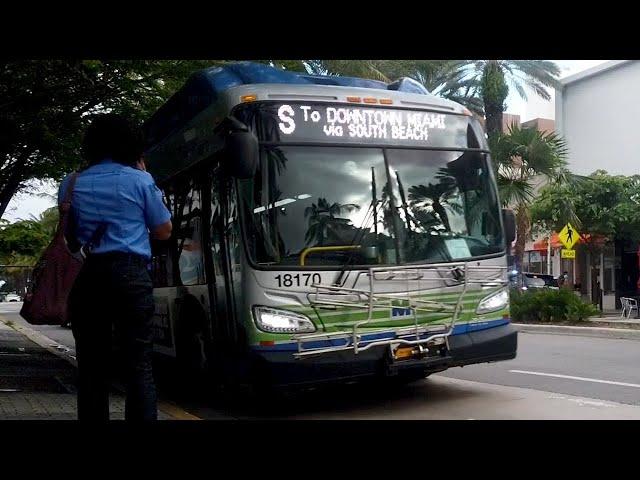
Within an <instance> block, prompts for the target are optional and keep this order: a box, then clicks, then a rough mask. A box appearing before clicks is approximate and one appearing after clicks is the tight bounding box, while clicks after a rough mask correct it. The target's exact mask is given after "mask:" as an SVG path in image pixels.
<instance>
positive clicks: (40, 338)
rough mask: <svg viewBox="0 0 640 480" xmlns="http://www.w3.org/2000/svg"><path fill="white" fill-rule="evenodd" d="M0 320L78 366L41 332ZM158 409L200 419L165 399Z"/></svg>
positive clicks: (172, 414) (65, 352) (159, 401)
mask: <svg viewBox="0 0 640 480" xmlns="http://www.w3.org/2000/svg"><path fill="white" fill-rule="evenodd" d="M0 322H2V323H3V324H5V325H6V326H7V327H9V328H12V329H14V330H15V331H16V332H18V333H21V334H22V335H24V336H25V337H27V338H28V339H29V340H31V341H32V342H33V343H35V344H36V345H38V346H40V347H42V348H44V349H45V350H47V351H49V352H51V353H53V354H54V355H56V356H57V357H60V358H62V359H63V360H66V361H67V362H69V363H70V364H71V365H73V366H74V367H75V368H78V362H77V361H76V357H74V356H73V355H71V354H69V353H68V352H67V351H64V352H63V351H60V350H58V349H56V348H54V347H52V346H51V344H54V345H58V344H57V343H56V342H55V341H53V340H52V339H50V338H49V337H47V336H45V335H42V334H41V333H39V332H36V331H35V330H32V329H31V328H28V327H24V326H22V325H16V324H15V323H12V324H11V325H7V320H6V319H5V318H4V317H3V316H2V315H0ZM113 387H114V388H115V389H116V390H118V391H120V392H121V393H124V387H122V386H121V385H118V384H114V385H113ZM158 410H160V411H162V412H163V413H166V414H167V415H170V416H171V417H173V419H175V420H202V419H201V418H200V417H196V416H195V415H192V414H190V413H189V412H187V411H185V410H183V409H181V408H180V407H179V406H178V405H176V404H175V403H173V402H168V401H166V400H158Z"/></svg>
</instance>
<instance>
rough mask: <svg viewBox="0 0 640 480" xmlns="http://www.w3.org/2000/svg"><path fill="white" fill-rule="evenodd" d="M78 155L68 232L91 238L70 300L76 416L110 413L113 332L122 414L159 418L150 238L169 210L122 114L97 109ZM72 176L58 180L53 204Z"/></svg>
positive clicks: (136, 133) (163, 233) (164, 228)
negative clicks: (81, 160)
mask: <svg viewBox="0 0 640 480" xmlns="http://www.w3.org/2000/svg"><path fill="white" fill-rule="evenodd" d="M82 153H83V157H84V160H85V161H86V162H87V164H88V167H87V168H86V169H84V170H82V171H81V172H80V173H79V174H78V175H77V177H76V183H75V188H74V190H73V195H72V201H71V215H70V217H71V220H72V221H71V225H72V226H71V227H70V229H71V230H72V231H70V232H68V233H69V234H68V237H70V238H72V239H75V240H76V241H77V244H78V245H87V244H88V243H90V241H91V243H93V248H92V250H91V252H90V253H89V254H88V255H87V259H86V261H85V263H84V265H83V267H82V270H81V271H80V274H79V275H78V278H77V280H76V282H75V283H74V286H73V288H72V289H71V292H70V294H69V304H68V306H69V318H70V322H71V328H72V331H73V336H74V338H75V342H76V360H77V362H78V393H77V398H78V419H79V420H81V421H82V420H98V421H104V420H108V419H109V387H110V381H109V380H110V371H111V363H112V362H111V361H110V358H111V343H112V337H113V332H114V331H115V333H116V336H115V337H116V338H117V339H118V344H119V347H120V353H121V354H120V355H119V358H118V360H119V362H118V363H119V365H120V367H121V368H122V373H123V374H124V375H123V376H124V381H125V387H126V401H125V419H126V420H157V396H156V389H155V382H154V378H153V369H152V355H153V344H152V325H151V322H152V316H153V312H154V302H153V295H152V288H153V286H152V282H151V277H150V273H149V266H150V261H151V246H150V239H149V238H150V235H151V236H153V237H154V238H156V239H159V240H166V239H168V238H169V237H170V235H171V230H172V224H171V214H170V212H169V210H168V209H167V208H166V206H165V204H164V202H163V199H162V193H161V191H160V190H159V189H158V187H157V186H156V184H155V181H154V180H153V177H152V176H151V175H150V174H149V173H147V172H146V168H145V165H144V161H143V159H142V153H143V136H142V131H141V129H140V127H139V126H138V125H136V124H134V123H133V122H131V121H129V120H128V119H127V118H125V117H123V116H120V115H115V114H104V115H99V116H97V117H95V119H94V120H93V121H92V122H91V124H90V126H89V127H88V129H87V131H86V134H85V137H84V140H83V145H82ZM70 178H71V176H68V177H67V178H65V180H64V181H63V182H62V184H61V185H60V190H59V193H58V203H61V202H62V201H63V199H64V196H65V192H66V189H67V187H68V185H69V181H70Z"/></svg>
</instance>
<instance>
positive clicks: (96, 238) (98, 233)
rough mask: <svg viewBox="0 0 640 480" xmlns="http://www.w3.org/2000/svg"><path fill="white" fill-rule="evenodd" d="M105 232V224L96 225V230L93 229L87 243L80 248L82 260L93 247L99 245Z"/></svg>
mask: <svg viewBox="0 0 640 480" xmlns="http://www.w3.org/2000/svg"><path fill="white" fill-rule="evenodd" d="M106 230H107V224H106V223H101V224H100V225H98V228H96V229H95V231H94V232H93V234H92V235H91V238H90V239H89V241H88V242H87V243H85V244H84V245H83V246H82V247H81V248H80V254H81V255H82V256H83V257H84V258H87V256H88V255H89V254H90V253H91V251H92V250H93V249H94V248H95V247H97V246H98V245H100V240H101V239H102V236H103V235H104V232H105V231H106Z"/></svg>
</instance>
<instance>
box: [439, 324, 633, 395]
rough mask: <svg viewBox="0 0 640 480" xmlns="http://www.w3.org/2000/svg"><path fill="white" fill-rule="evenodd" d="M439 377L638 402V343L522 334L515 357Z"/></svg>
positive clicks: (594, 338) (469, 367) (571, 336)
mask: <svg viewBox="0 0 640 480" xmlns="http://www.w3.org/2000/svg"><path fill="white" fill-rule="evenodd" d="M441 375H443V376H446V377H448V378H457V379H464V380H472V381H476V382H483V383H490V384H494V385H509V386H514V387H526V388H534V389H536V390H542V391H547V392H556V393H563V394H568V395H577V396H583V397H589V398H595V399H601V400H610V401H614V402H620V403H626V404H630V405H640V341H636V340H621V339H614V338H598V337H580V336H574V335H551V334H537V333H524V332H520V333H519V334H518V356H517V357H516V358H515V359H514V360H510V361H507V362H499V363H493V364H481V365H469V366H467V367H464V368H454V369H451V370H448V371H447V372H444V373H443V374H441Z"/></svg>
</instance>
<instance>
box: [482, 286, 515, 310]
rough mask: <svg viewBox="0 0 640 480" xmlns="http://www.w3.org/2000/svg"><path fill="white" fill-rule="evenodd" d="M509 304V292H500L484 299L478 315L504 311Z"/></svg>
mask: <svg viewBox="0 0 640 480" xmlns="http://www.w3.org/2000/svg"><path fill="white" fill-rule="evenodd" d="M508 304H509V292H508V291H506V290H500V291H499V292H497V293H492V294H491V295H489V296H487V297H484V298H483V299H482V301H481V302H480V304H479V305H478V308H476V313H477V314H483V313H489V312H495V311H496V310H502V309H503V308H504V307H506V306H507V305H508Z"/></svg>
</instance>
